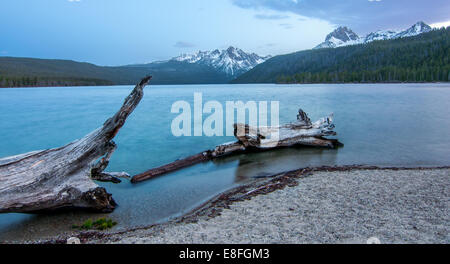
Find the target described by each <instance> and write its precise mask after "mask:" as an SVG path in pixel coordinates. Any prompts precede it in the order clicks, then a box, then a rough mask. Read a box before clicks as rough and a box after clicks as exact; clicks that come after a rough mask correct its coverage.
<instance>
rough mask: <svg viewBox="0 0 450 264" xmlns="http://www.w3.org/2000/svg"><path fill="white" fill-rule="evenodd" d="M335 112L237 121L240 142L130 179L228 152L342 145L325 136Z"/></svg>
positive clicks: (146, 177)
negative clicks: (256, 122)
mask: <svg viewBox="0 0 450 264" xmlns="http://www.w3.org/2000/svg"><path fill="white" fill-rule="evenodd" d="M333 128H334V124H333V115H330V116H328V117H326V118H321V119H320V120H318V121H316V122H314V123H312V122H311V120H310V119H309V117H308V115H307V114H306V113H305V112H303V110H302V109H299V112H298V115H297V120H296V121H295V122H293V123H290V124H285V125H282V126H279V127H259V128H258V127H251V126H249V125H246V124H235V125H234V135H235V137H236V138H237V140H238V141H236V142H230V143H225V144H222V145H219V146H217V147H216V148H215V149H213V150H207V151H203V152H201V153H199V154H196V155H193V156H190V157H187V158H185V159H181V160H177V161H175V162H172V163H169V164H166V165H163V166H161V167H158V168H154V169H151V170H148V171H146V172H144V173H141V174H138V175H135V176H133V178H132V179H131V182H133V183H137V182H141V181H145V180H149V179H152V178H155V177H157V176H160V175H162V174H165V173H169V172H172V171H175V170H179V169H182V168H185V167H188V166H192V165H194V164H197V163H200V162H204V161H207V160H211V159H214V158H218V157H221V156H225V155H230V154H236V153H245V152H246V151H258V150H259V151H264V150H268V149H274V148H281V147H291V146H299V145H303V146H312V147H325V148H336V147H338V146H341V145H342V144H341V143H340V142H339V141H338V140H336V139H327V138H325V136H334V135H336V132H334V131H333Z"/></svg>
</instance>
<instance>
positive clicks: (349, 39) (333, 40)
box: [314, 21, 432, 49]
mask: <svg viewBox="0 0 450 264" xmlns="http://www.w3.org/2000/svg"><path fill="white" fill-rule="evenodd" d="M431 30H432V29H431V27H430V26H429V25H427V24H425V23H424V22H422V21H419V22H417V23H416V24H414V25H412V26H411V27H410V28H408V29H405V30H399V31H395V30H378V31H375V32H372V33H369V34H367V35H366V36H365V37H360V36H358V34H356V33H355V32H353V31H352V30H351V29H349V28H348V27H338V28H337V29H336V30H334V31H333V32H331V33H330V34H328V35H327V36H326V38H325V41H324V42H322V43H320V44H319V45H317V46H316V47H315V48H314V49H323V48H337V47H343V46H349V45H357V44H367V43H370V42H372V41H375V40H388V39H396V38H405V37H413V36H417V35H419V34H422V33H426V32H430V31H431Z"/></svg>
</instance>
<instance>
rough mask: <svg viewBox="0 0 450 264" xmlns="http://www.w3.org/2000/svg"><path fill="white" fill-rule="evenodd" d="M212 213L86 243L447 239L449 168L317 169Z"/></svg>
mask: <svg viewBox="0 0 450 264" xmlns="http://www.w3.org/2000/svg"><path fill="white" fill-rule="evenodd" d="M293 181H295V182H294V183H293V184H292V182H291V184H289V186H293V187H287V186H286V188H283V189H279V190H275V191H273V192H270V193H268V194H265V195H256V196H254V197H251V199H245V200H241V201H237V202H233V203H231V204H230V206H229V207H228V206H227V209H223V211H221V212H220V213H219V214H217V216H215V217H211V216H202V217H198V219H196V220H195V221H193V222H192V221H191V222H183V221H182V222H178V223H168V224H163V225H157V226H154V227H150V228H148V229H140V230H135V231H130V232H125V233H121V234H115V235H111V236H108V237H105V238H102V239H100V240H90V241H89V242H90V243H170V244H172V243H199V244H202V243H232V244H233V243H366V242H367V239H368V238H370V237H377V238H378V239H379V240H380V241H381V243H449V242H450V236H449V228H450V216H449V207H450V199H449V194H450V169H418V170H410V169H407V170H389V169H387V170H386V169H381V170H378V169H377V170H358V169H355V170H347V171H333V172H327V171H317V172H313V173H309V174H308V175H307V176H304V177H300V178H297V179H294V180H293Z"/></svg>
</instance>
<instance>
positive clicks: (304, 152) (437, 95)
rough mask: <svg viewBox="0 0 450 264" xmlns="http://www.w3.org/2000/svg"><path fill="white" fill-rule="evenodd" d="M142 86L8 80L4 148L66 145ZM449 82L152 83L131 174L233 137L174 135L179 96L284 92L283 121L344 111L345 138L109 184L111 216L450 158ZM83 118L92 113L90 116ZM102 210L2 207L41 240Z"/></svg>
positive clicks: (153, 217) (161, 211)
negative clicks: (341, 168) (311, 177)
mask: <svg viewBox="0 0 450 264" xmlns="http://www.w3.org/2000/svg"><path fill="white" fill-rule="evenodd" d="M131 88H132V87H127V86H121V87H78V88H33V89H0V131H1V133H0V144H1V145H0V157H3V156H10V155H14V154H19V153H25V152H28V151H31V150H38V149H45V148H49V147H57V146H61V145H64V144H66V143H68V142H71V141H73V140H74V139H76V138H80V137H82V136H84V135H85V134H87V133H89V132H90V131H92V130H93V129H95V128H96V127H98V126H100V125H101V124H102V123H103V122H104V120H106V118H108V117H109V116H111V114H112V113H114V112H115V111H116V110H117V109H118V107H119V106H120V105H121V104H122V102H123V98H124V97H125V96H126V95H127V94H128V93H129V91H130V89H131ZM449 88H450V85H449V84H376V85H188V86H150V87H149V88H147V89H146V91H145V97H144V99H143V100H142V102H141V104H140V105H139V107H138V108H137V109H136V111H135V112H134V113H133V115H131V116H130V118H129V120H128V121H127V123H126V124H125V126H124V127H123V128H122V130H121V131H120V133H119V134H118V136H117V138H116V140H115V141H116V143H117V145H118V149H117V151H116V152H115V153H114V155H113V157H112V159H111V163H110V167H109V169H108V170H110V171H127V172H129V173H131V174H137V173H140V172H143V171H145V170H147V169H149V168H152V167H156V166H160V165H162V164H165V163H168V162H171V161H174V160H176V159H179V158H183V157H186V156H189V155H192V154H195V153H198V152H199V151H201V150H206V149H212V148H214V147H215V146H216V145H219V144H221V143H224V142H229V141H232V140H233V138H230V137H181V138H177V137H174V136H173V135H172V134H171V132H170V125H171V121H172V119H173V118H174V117H175V116H176V115H174V114H171V113H170V108H171V105H172V103H173V102H175V101H178V100H186V101H188V102H191V103H192V101H193V93H194V92H202V93H203V100H204V101H205V102H206V101H208V100H218V101H220V102H222V103H224V101H226V100H234V101H236V100H242V101H248V100H254V101H272V100H279V101H280V122H281V123H285V122H290V121H293V120H294V119H295V117H296V114H297V110H298V108H300V107H301V108H302V109H304V110H305V111H306V112H307V113H308V114H309V115H310V117H311V119H312V120H316V119H318V118H320V117H322V116H326V115H327V114H329V113H331V112H334V114H335V124H336V129H335V131H336V132H337V133H338V136H337V137H338V138H339V140H340V141H341V142H343V143H344V144H345V147H343V148H340V149H336V150H328V149H314V148H289V149H278V150H273V151H266V152H261V153H250V154H246V155H242V154H241V155H236V156H231V157H225V158H222V159H218V160H215V161H211V162H205V163H201V164H198V165H195V166H192V167H190V168H186V169H183V170H180V171H176V172H173V173H170V174H168V175H165V176H163V177H160V178H156V179H153V180H151V181H147V182H143V183H141V184H136V185H132V184H131V183H129V182H123V183H121V184H118V185H114V184H110V183H100V185H102V186H104V187H105V188H107V190H108V191H109V192H111V193H112V194H113V197H114V199H115V200H116V201H117V203H118V204H119V206H118V208H117V209H116V210H115V211H114V212H113V213H111V214H110V215H108V217H110V218H112V219H113V220H115V221H117V222H118V223H119V224H118V226H117V227H115V230H117V229H123V228H126V227H129V226H142V225H148V224H151V223H155V222H160V221H165V220H167V219H169V218H171V217H176V216H179V215H181V214H183V213H185V212H187V211H189V210H191V209H193V208H195V207H196V206H198V205H200V204H201V203H203V202H204V201H205V200H207V199H210V198H212V197H214V196H215V195H217V194H218V193H220V192H223V191H225V190H227V189H229V188H232V187H234V186H236V185H238V184H242V183H245V182H247V181H248V180H251V179H252V178H253V177H261V176H268V175H272V174H275V173H279V172H282V171H287V170H293V169H297V168H301V167H308V166H309V167H310V166H321V165H329V166H332V165H349V164H368V165H381V166H439V165H449V160H450V159H449V157H450V148H449V147H448V146H450V138H449V137H448V135H447V134H448V131H449V130H450V120H449V119H448V116H450V108H449V107H448V102H449V101H450V89H449ZM79 120H82V122H81V123H80V122H79ZM101 216H103V215H101V214H96V215H93V214H88V213H84V212H70V213H60V214H55V215H25V214H3V215H0V241H2V240H12V239H35V238H40V237H43V236H47V235H56V234H59V233H61V232H64V231H70V230H71V226H72V225H74V224H78V225H79V224H81V223H82V222H84V221H85V220H87V219H88V218H98V217H101Z"/></svg>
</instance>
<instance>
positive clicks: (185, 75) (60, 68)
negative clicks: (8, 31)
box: [0, 22, 450, 87]
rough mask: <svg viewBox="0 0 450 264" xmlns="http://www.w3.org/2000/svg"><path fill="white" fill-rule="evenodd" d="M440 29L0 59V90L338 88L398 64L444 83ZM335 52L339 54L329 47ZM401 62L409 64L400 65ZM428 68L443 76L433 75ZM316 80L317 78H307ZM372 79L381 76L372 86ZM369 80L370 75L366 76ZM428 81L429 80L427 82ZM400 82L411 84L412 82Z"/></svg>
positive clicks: (340, 31) (343, 30)
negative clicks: (260, 47)
mask: <svg viewBox="0 0 450 264" xmlns="http://www.w3.org/2000/svg"><path fill="white" fill-rule="evenodd" d="M443 30H444V31H442V29H441V30H432V29H431V27H430V26H428V25H427V24H425V23H424V22H418V23H416V24H414V25H413V26H411V27H410V28H408V29H406V30H402V31H393V30H379V31H376V32H372V33H369V34H367V35H366V36H364V37H360V36H358V35H357V34H356V33H355V32H353V31H352V30H351V29H349V28H348V27H339V28H337V29H336V30H334V31H333V32H331V33H330V34H328V35H327V37H326V39H325V42H323V43H321V44H319V45H318V46H317V47H315V48H314V49H312V50H305V51H299V52H295V53H292V54H286V55H278V56H275V57H271V56H260V55H257V54H255V53H247V52H244V51H243V50H241V49H239V48H236V47H229V48H227V49H223V50H219V49H215V50H211V51H198V52H195V53H192V54H182V55H180V56H177V57H174V58H171V59H169V60H165V61H156V62H152V63H147V64H135V65H127V66H117V67H106V66H97V65H94V64H90V63H82V62H75V61H69V60H47V59H33V58H14V57H0V87H18V86H19V87H20V86H78V85H129V84H134V83H136V82H138V81H139V80H140V78H142V76H145V75H148V74H151V75H152V76H153V80H152V83H153V84H221V83H230V82H234V83H247V82H293V81H294V82H341V81H342V80H344V81H346V80H347V79H346V77H343V76H344V75H345V76H346V74H350V73H349V72H352V74H354V75H355V76H357V77H355V76H353V77H352V78H353V79H351V80H353V81H357V80H359V81H377V80H380V79H381V80H383V79H386V78H387V79H389V80H390V79H391V75H390V73H392V74H393V76H395V77H398V75H397V73H396V72H395V71H394V72H391V71H392V67H393V68H395V67H397V66H399V67H400V66H401V67H402V68H401V69H402V70H405V71H406V70H407V71H408V74H409V73H414V74H421V76H422V77H420V78H418V79H417V80H422V79H430V80H434V79H438V80H445V81H447V80H448V78H447V77H446V76H447V72H446V70H447V68H448V65H449V62H448V54H449V53H450V50H449V47H450V45H449V44H448V30H447V29H443ZM419 36H421V37H420V38H418V37H419ZM430 41H435V42H436V43H435V44H436V45H437V46H436V47H434V48H433V47H430V46H429V43H430ZM356 44H364V45H356ZM372 44H373V45H372ZM407 44H408V45H407ZM338 47H341V48H340V49H334V48H338ZM399 47H401V48H402V49H398V48H399ZM437 47H439V48H437ZM330 48H333V49H330ZM341 49H344V50H341ZM427 49H429V50H427ZM332 50H335V52H334V51H333V52H331V51H332ZM443 50H444V51H443ZM405 52H409V53H405ZM337 54H339V56H338V55H337ZM438 55H439V56H440V57H439V56H438ZM433 56H435V57H433ZM406 62H407V63H409V64H408V65H405V63H406ZM436 63H437V64H436ZM436 65H441V68H436V67H438V66H436ZM355 67H356V68H355ZM386 67H391V68H389V69H387V68H386ZM429 67H434V68H433V71H442V72H438V73H436V72H433V73H430V72H428V71H427V70H428V68H429ZM381 70H383V73H380V72H379V71H381ZM344 72H345V73H344ZM315 74H317V75H318V76H319V75H320V77H317V76H316V77H317V78H315V77H314V78H313V77H311V76H315ZM374 74H378V75H377V77H376V78H375V80H372V79H371V78H372V77H373V76H372V75H374ZM385 74H388V77H385V76H384V75H385ZM294 75H295V76H296V77H295V78H294ZM341 75H342V76H341ZM369 75H370V76H372V77H371V78H366V77H367V76H369ZM429 75H432V76H431V77H430V78H428V77H427V78H426V77H424V76H429ZM330 76H332V77H330ZM433 76H434V77H433ZM436 76H438V77H436ZM443 76H444V77H443ZM402 78H403V79H402V80H406V81H408V80H409V79H410V78H412V77H411V76H409V75H408V77H402ZM413 79H414V78H413ZM414 80H416V79H414ZM417 80H416V81H417Z"/></svg>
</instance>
